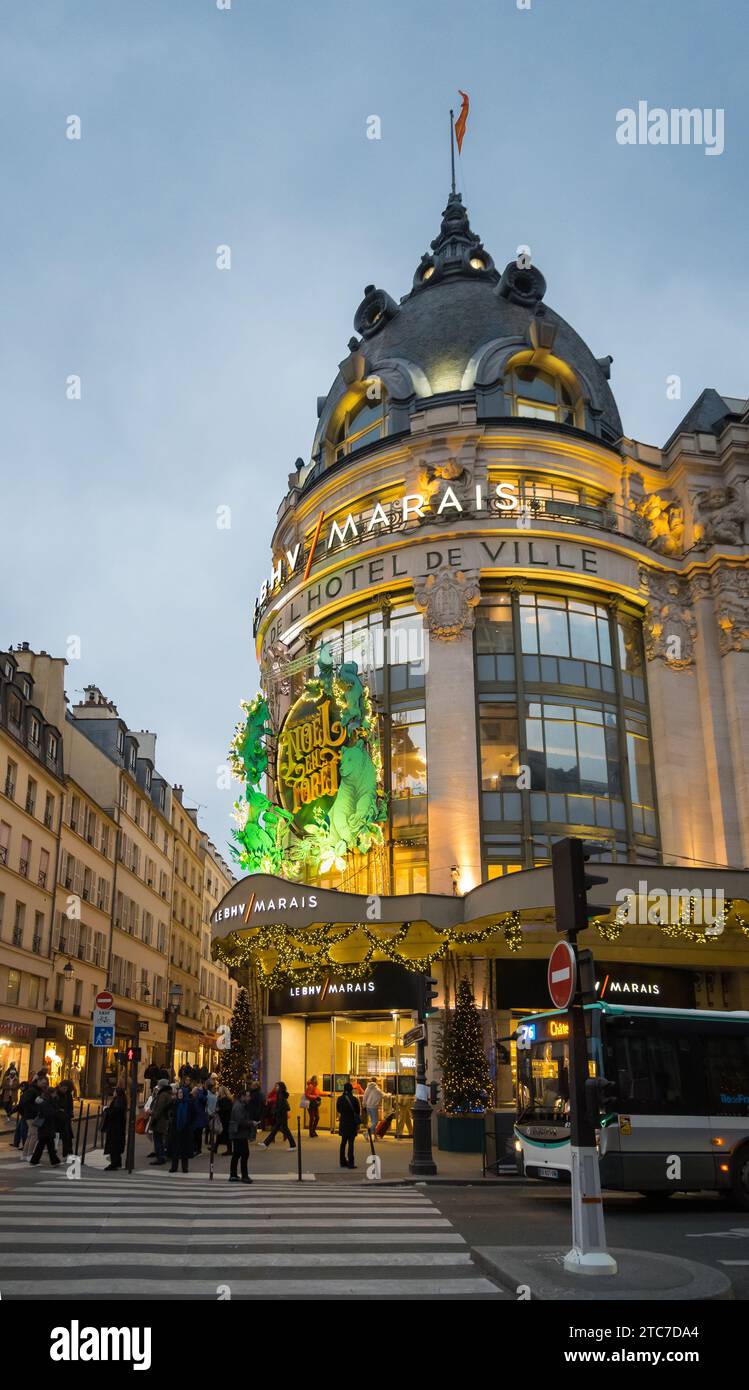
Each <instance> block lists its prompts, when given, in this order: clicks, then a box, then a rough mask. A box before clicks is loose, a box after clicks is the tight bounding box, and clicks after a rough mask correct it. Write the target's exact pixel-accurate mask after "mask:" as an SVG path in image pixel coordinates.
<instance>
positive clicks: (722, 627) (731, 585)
mask: <svg viewBox="0 0 749 1390" xmlns="http://www.w3.org/2000/svg"><path fill="white" fill-rule="evenodd" d="M714 592H715V617H716V620H717V623H718V629H719V641H720V654H721V656H726V655H727V653H728V652H749V570H746V569H728V568H722V569H719V570H718V573H717V574H716V575H715V588H714Z"/></svg>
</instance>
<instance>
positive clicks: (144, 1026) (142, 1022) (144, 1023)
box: [138, 1018, 148, 1033]
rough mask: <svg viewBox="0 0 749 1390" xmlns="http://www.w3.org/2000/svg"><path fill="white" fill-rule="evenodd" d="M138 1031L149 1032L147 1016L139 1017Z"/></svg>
mask: <svg viewBox="0 0 749 1390" xmlns="http://www.w3.org/2000/svg"><path fill="white" fill-rule="evenodd" d="M138 1032H139V1033H147V1032H148V1019H147V1018H139V1019H138Z"/></svg>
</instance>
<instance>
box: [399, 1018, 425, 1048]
mask: <svg viewBox="0 0 749 1390" xmlns="http://www.w3.org/2000/svg"><path fill="white" fill-rule="evenodd" d="M426 1040H427V1030H426V1025H425V1024H423V1023H420V1024H418V1026H417V1027H416V1028H409V1030H408V1032H407V1033H404V1034H403V1037H402V1038H401V1046H402V1047H411V1046H412V1044H413V1043H417V1042H426Z"/></svg>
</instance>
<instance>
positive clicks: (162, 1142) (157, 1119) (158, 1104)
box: [151, 1077, 172, 1168]
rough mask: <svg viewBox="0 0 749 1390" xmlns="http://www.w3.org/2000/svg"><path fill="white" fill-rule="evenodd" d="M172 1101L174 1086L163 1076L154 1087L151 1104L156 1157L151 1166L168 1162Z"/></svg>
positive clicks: (161, 1165)
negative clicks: (167, 1146) (167, 1143)
mask: <svg viewBox="0 0 749 1390" xmlns="http://www.w3.org/2000/svg"><path fill="white" fill-rule="evenodd" d="M171 1101H172V1088H171V1086H170V1085H169V1082H168V1081H165V1080H164V1078H163V1077H161V1078H160V1079H159V1080H158V1081H157V1082H156V1085H155V1086H154V1088H153V1102H152V1104H151V1134H152V1136H153V1151H154V1158H153V1161H152V1164H151V1166H152V1167H153V1168H161V1167H163V1165H164V1164H165V1163H166V1137H167V1134H168V1132H169V1107H170V1105H171Z"/></svg>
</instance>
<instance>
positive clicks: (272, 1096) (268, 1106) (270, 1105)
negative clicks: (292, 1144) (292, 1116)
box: [260, 1082, 278, 1129]
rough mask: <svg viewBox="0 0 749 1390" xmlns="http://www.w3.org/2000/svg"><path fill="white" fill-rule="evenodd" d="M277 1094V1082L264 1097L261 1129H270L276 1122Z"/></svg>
mask: <svg viewBox="0 0 749 1390" xmlns="http://www.w3.org/2000/svg"><path fill="white" fill-rule="evenodd" d="M277 1094H278V1082H276V1084H275V1086H272V1087H271V1089H270V1091H269V1092H268V1094H267V1096H266V1097H265V1108H264V1110H263V1123H262V1125H261V1126H260V1128H261V1129H272V1128H273V1126H274V1124H275V1122H276V1096H277Z"/></svg>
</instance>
